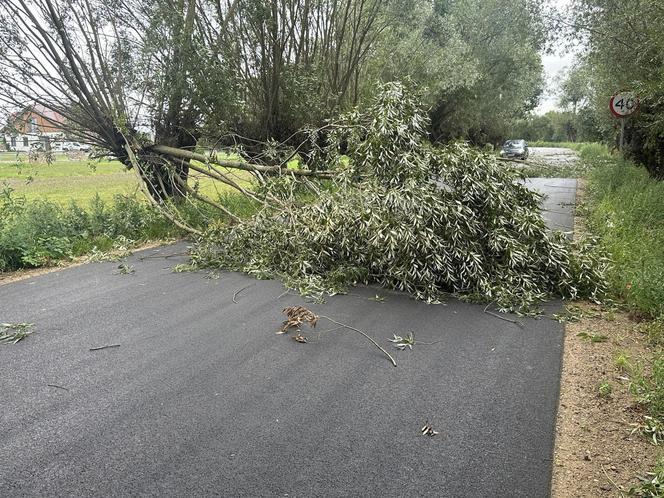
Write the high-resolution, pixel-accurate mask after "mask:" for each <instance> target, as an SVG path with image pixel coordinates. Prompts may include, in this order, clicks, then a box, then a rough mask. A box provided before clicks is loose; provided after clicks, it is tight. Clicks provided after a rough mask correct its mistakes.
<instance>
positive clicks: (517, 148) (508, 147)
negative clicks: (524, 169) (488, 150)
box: [500, 139, 529, 159]
mask: <svg viewBox="0 0 664 498" xmlns="http://www.w3.org/2000/svg"><path fill="white" fill-rule="evenodd" d="M528 153H529V150H528V144H527V143H526V141H525V140H521V139H519V140H508V141H506V142H505V143H504V144H503V148H502V150H501V151H500V156H501V157H516V158H517V159H527V158H528Z"/></svg>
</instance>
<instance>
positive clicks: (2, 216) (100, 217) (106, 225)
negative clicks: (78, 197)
mask: <svg viewBox="0 0 664 498" xmlns="http://www.w3.org/2000/svg"><path fill="white" fill-rule="evenodd" d="M176 233H177V232H176V230H174V229H173V228H172V226H171V225H170V223H168V222H167V221H166V220H164V219H163V218H162V217H161V216H160V215H159V214H157V213H156V212H155V211H154V210H153V209H152V208H151V207H149V206H148V205H146V204H145V203H143V202H141V201H139V200H138V199H136V198H134V197H125V196H116V198H115V200H114V202H113V203H112V204H106V203H104V202H103V201H101V199H99V198H98V197H97V198H95V199H93V201H92V202H91V205H90V208H89V209H88V210H85V209H83V208H81V207H80V206H78V205H77V204H76V203H73V202H72V203H71V204H70V205H69V206H67V207H62V206H61V205H59V204H56V203H52V202H48V201H34V202H31V203H27V202H25V199H23V198H22V197H18V196H15V195H14V194H13V192H12V191H11V189H10V188H8V187H6V188H5V189H4V190H3V191H2V193H1V195H0V271H10V270H16V269H19V268H26V267H38V266H44V265H50V264H53V263H55V262H57V261H60V260H66V259H70V258H71V257H73V256H77V255H81V254H84V253H87V252H89V251H91V250H92V249H93V248H94V247H97V249H99V250H105V249H109V248H110V247H111V246H112V245H113V241H114V240H115V239H119V238H127V239H132V240H135V241H141V240H149V239H155V238H165V237H169V236H173V235H175V234H176Z"/></svg>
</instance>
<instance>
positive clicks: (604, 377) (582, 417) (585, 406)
mask: <svg viewBox="0 0 664 498" xmlns="http://www.w3.org/2000/svg"><path fill="white" fill-rule="evenodd" d="M584 189H585V185H584V183H583V182H579V191H578V192H577V196H578V198H579V200H580V201H582V200H583V197H584V193H585V190H584ZM584 229H585V225H584V222H583V219H581V218H579V217H577V219H576V220H575V233H576V234H578V233H580V232H582V231H583V230H584ZM577 304H578V310H577V311H576V312H575V314H577V315H581V316H582V317H581V319H580V320H579V321H578V322H575V323H567V325H566V327H565V346H564V354H563V367H562V378H561V386H560V401H559V407H558V419H557V424H556V445H555V453H554V466H553V481H552V496H553V497H555V498H567V497H570V498H571V497H575V498H576V497H585V496H606V497H612V496H624V493H623V491H626V490H628V489H629V488H630V487H631V486H632V485H634V484H636V483H637V479H636V476H639V475H644V474H645V473H646V472H647V471H649V470H651V469H652V468H653V466H654V464H655V460H656V458H657V455H658V453H659V448H658V447H656V446H653V445H652V444H649V443H648V441H647V440H646V439H645V438H644V437H643V436H642V435H641V434H640V433H638V432H636V433H633V432H632V431H633V428H634V427H633V426H632V425H631V424H633V423H635V422H637V421H638V420H639V418H640V413H639V409H638V407H637V406H636V405H635V404H634V398H633V397H632V396H631V394H630V393H629V391H628V386H629V382H630V379H629V374H628V373H626V372H625V371H623V370H621V368H620V357H621V356H622V357H623V358H626V359H628V360H629V361H630V362H638V361H639V360H640V359H646V358H649V357H650V356H651V351H650V350H649V349H648V345H647V342H646V337H645V336H644V334H643V333H642V332H640V331H639V329H638V324H637V323H635V322H634V321H632V320H631V319H630V317H629V315H628V314H627V313H625V312H621V311H617V310H606V309H602V308H601V307H600V306H597V305H594V304H590V303H577ZM607 386H610V387H607ZM621 489H622V490H623V491H621Z"/></svg>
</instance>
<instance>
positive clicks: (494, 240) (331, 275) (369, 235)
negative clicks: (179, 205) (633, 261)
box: [192, 83, 607, 312]
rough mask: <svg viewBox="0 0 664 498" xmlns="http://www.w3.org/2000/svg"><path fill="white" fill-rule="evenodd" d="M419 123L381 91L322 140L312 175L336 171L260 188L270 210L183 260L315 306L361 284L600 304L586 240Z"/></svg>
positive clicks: (425, 293) (527, 302)
mask: <svg viewBox="0 0 664 498" xmlns="http://www.w3.org/2000/svg"><path fill="white" fill-rule="evenodd" d="M427 126H428V118H427V115H426V112H424V110H423V108H422V106H421V103H420V101H419V99H418V97H417V96H416V95H415V94H414V93H413V92H412V91H411V90H410V89H409V88H408V86H407V85H402V84H397V83H391V84H386V85H383V86H382V87H381V88H380V89H379V91H378V93H377V96H376V97H375V98H374V100H373V102H372V103H371V105H370V106H369V107H368V108H367V109H366V110H365V111H364V112H353V113H352V114H349V115H347V116H346V117H345V118H343V120H342V121H340V122H339V123H338V125H337V126H336V127H335V129H334V131H333V132H330V134H329V135H327V136H326V142H327V144H328V145H327V146H326V148H325V150H324V151H320V153H321V154H322V156H321V161H322V163H321V167H326V168H333V170H334V172H335V174H334V175H333V176H331V177H329V178H327V179H326V180H325V181H323V182H321V181H319V182H317V183H316V182H314V181H312V180H310V179H302V178H297V179H296V178H294V177H289V176H288V175H284V176H281V177H277V178H270V179H267V180H266V183H265V184H264V185H263V186H262V187H261V188H262V189H266V191H268V192H269V193H270V196H271V197H273V198H275V199H278V200H279V202H275V203H274V204H273V206H271V207H266V208H265V209H262V210H261V211H259V212H258V213H257V214H256V215H255V216H254V217H253V218H251V219H248V220H242V221H240V222H238V223H236V224H233V225H231V226H227V225H224V226H219V225H214V226H212V227H210V229H209V230H208V231H206V232H205V233H204V234H203V235H202V237H201V239H200V244H199V245H198V246H197V247H196V248H195V249H194V251H193V254H192V258H193V259H192V261H193V264H194V265H195V266H197V267H199V268H223V269H226V270H231V271H241V272H246V273H248V274H250V275H252V276H255V277H256V278H277V279H280V280H282V281H283V283H284V284H285V285H286V287H288V288H292V289H295V290H297V291H299V292H300V294H302V295H304V296H308V297H313V298H317V299H322V298H323V296H325V295H334V294H338V293H344V292H347V291H348V289H349V287H351V286H353V285H356V284H360V283H361V284H369V285H371V284H378V285H381V286H383V287H385V288H390V289H395V290H398V291H403V292H406V293H408V294H410V295H411V296H413V297H415V298H417V299H421V300H424V301H427V302H429V303H435V302H439V301H440V300H442V299H444V298H445V297H446V296H449V295H450V294H452V295H457V296H460V297H464V298H466V299H469V300H472V301H483V302H490V301H492V302H495V303H496V305H497V307H498V310H499V311H506V310H520V311H524V312H527V311H529V310H532V307H533V306H535V305H536V303H538V302H541V301H542V300H546V299H548V298H550V297H552V296H562V297H566V298H571V299H574V298H579V297H588V298H590V299H592V300H599V299H601V297H602V295H603V292H604V289H605V279H604V271H605V267H606V265H607V261H606V260H605V259H604V258H603V257H602V253H601V251H598V250H597V248H596V247H595V245H594V244H593V243H592V242H591V241H588V240H586V241H570V240H567V238H566V237H565V236H564V235H563V234H562V233H560V232H554V233H551V232H550V231H549V230H548V229H547V227H546V225H545V223H544V220H543V219H542V216H541V213H540V206H539V202H540V196H539V195H538V194H536V193H534V192H532V191H530V190H529V189H528V188H527V186H525V185H524V184H523V183H522V182H521V181H520V179H519V176H518V174H517V173H515V172H514V171H512V170H511V169H510V168H508V167H506V166H505V165H504V164H498V161H496V158H495V157H493V156H491V155H488V154H484V153H481V152H479V151H477V150H474V149H472V148H471V147H469V146H467V145H466V144H462V143H455V144H452V145H448V146H445V147H433V146H431V144H429V143H428V141H427V135H426V129H427ZM323 156H324V157H323Z"/></svg>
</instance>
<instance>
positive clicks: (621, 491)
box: [599, 463, 625, 498]
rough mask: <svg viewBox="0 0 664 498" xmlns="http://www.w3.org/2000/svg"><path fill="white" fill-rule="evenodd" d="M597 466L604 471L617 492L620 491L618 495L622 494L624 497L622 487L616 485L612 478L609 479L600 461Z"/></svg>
mask: <svg viewBox="0 0 664 498" xmlns="http://www.w3.org/2000/svg"><path fill="white" fill-rule="evenodd" d="M599 466H600V468H601V469H602V472H604V475H605V476H606V478H607V479H608V480H609V482H610V483H611V484H613V486H614V487H615V488H616V489H617V490H618V492H619V493H620V496H622V497H623V498H624V497H625V493H623V490H622V488H621V487H620V486H618V485H617V484H616V483H615V481H614V480H613V479H611V477H609V474H608V473H607V472H606V469H605V468H604V465H602V464H601V463H600V464H599Z"/></svg>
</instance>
